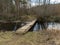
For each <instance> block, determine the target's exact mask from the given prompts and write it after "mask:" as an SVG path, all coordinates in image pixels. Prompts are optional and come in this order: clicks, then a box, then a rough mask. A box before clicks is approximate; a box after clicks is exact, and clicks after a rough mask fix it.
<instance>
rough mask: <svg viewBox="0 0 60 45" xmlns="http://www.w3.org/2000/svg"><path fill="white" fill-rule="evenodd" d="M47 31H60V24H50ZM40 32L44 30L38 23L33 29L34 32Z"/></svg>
mask: <svg viewBox="0 0 60 45" xmlns="http://www.w3.org/2000/svg"><path fill="white" fill-rule="evenodd" d="M45 26H46V25H45ZM47 29H48V30H52V29H54V30H60V23H53V22H50V23H48V25H47ZM38 30H42V26H41V24H38V23H36V24H35V26H34V28H33V31H38Z"/></svg>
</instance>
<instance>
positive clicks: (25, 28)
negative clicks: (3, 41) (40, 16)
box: [16, 19, 37, 34]
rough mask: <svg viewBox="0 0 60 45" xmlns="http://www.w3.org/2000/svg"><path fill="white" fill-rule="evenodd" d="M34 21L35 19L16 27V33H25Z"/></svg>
mask: <svg viewBox="0 0 60 45" xmlns="http://www.w3.org/2000/svg"><path fill="white" fill-rule="evenodd" d="M36 21H37V20H36V19H35V20H33V21H32V22H29V23H28V24H26V25H25V26H23V27H21V28H19V29H17V30H16V33H18V34H24V33H26V32H27V31H29V29H30V28H31V27H32V26H33V25H34V24H35V22H36Z"/></svg>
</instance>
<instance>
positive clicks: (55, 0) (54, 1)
mask: <svg viewBox="0 0 60 45" xmlns="http://www.w3.org/2000/svg"><path fill="white" fill-rule="evenodd" d="M35 1H36V0H32V6H35ZM53 3H60V0H51V4H53ZM37 5H38V4H37Z"/></svg>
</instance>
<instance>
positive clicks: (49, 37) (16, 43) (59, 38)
mask: <svg viewBox="0 0 60 45" xmlns="http://www.w3.org/2000/svg"><path fill="white" fill-rule="evenodd" d="M0 45H60V31H47V30H45V31H37V32H28V33H26V34H24V35H18V34H15V32H11V31H6V32H0Z"/></svg>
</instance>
